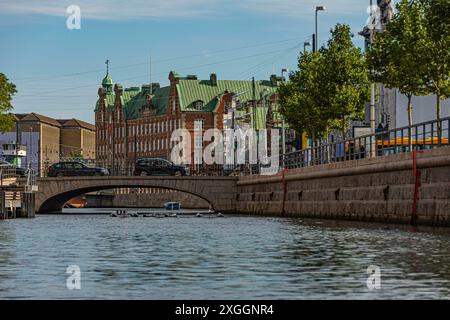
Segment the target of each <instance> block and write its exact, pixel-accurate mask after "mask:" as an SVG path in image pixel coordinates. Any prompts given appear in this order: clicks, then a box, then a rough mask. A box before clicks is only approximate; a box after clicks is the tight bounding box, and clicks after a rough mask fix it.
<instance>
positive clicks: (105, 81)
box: [102, 74, 114, 88]
mask: <svg viewBox="0 0 450 320" xmlns="http://www.w3.org/2000/svg"><path fill="white" fill-rule="evenodd" d="M113 84H114V82H113V79H112V78H111V76H110V75H109V74H106V76H105V77H104V78H103V80H102V86H103V88H106V87H112V85H113Z"/></svg>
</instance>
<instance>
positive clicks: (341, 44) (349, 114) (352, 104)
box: [319, 24, 370, 139]
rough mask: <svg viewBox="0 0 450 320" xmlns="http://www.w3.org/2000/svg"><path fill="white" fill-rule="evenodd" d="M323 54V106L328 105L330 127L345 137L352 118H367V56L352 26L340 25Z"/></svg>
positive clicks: (322, 50)
mask: <svg viewBox="0 0 450 320" xmlns="http://www.w3.org/2000/svg"><path fill="white" fill-rule="evenodd" d="M331 35H332V36H331V39H330V40H329V41H328V45H327V47H323V48H322V49H321V50H320V51H321V54H322V59H321V65H322V68H321V70H322V72H321V74H320V75H319V81H320V91H321V93H320V97H321V103H320V105H321V106H324V107H325V108H327V111H326V115H327V118H328V121H329V126H330V129H334V130H339V131H341V132H342V137H343V138H344V139H345V136H346V132H347V129H348V127H349V126H350V125H351V122H350V120H361V119H362V118H363V117H364V110H365V104H366V103H367V101H369V98H370V82H369V77H368V72H367V67H366V63H365V59H364V55H363V53H362V51H361V49H359V48H357V47H355V46H354V44H353V42H352V34H351V31H350V26H348V25H346V24H337V25H336V26H335V28H334V29H333V30H332V31H331Z"/></svg>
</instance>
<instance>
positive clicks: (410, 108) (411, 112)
mask: <svg viewBox="0 0 450 320" xmlns="http://www.w3.org/2000/svg"><path fill="white" fill-rule="evenodd" d="M407 97H408V110H407V111H408V149H409V152H412V146H413V145H412V136H411V128H412V125H413V109H412V94H408V95H407ZM402 144H403V141H402Z"/></svg>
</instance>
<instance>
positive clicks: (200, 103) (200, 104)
mask: <svg viewBox="0 0 450 320" xmlns="http://www.w3.org/2000/svg"><path fill="white" fill-rule="evenodd" d="M194 107H195V109H196V110H202V109H203V101H201V100H198V101H195V103H194Z"/></svg>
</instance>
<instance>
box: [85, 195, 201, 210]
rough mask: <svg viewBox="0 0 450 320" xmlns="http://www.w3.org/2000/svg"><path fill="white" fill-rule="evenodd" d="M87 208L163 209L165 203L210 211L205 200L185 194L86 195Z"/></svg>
mask: <svg viewBox="0 0 450 320" xmlns="http://www.w3.org/2000/svg"><path fill="white" fill-rule="evenodd" d="M86 200H87V207H89V208H94V207H97V208H101V207H114V208H118V207H119V208H120V207H123V208H162V207H163V205H164V203H166V202H171V201H176V202H180V203H181V206H182V208H183V209H208V208H209V204H208V202H206V201H205V200H203V199H201V198H198V197H196V196H193V195H190V194H188V193H183V192H170V193H142V194H136V193H135V194H116V195H86Z"/></svg>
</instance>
